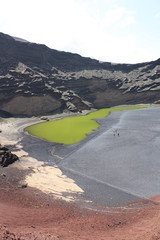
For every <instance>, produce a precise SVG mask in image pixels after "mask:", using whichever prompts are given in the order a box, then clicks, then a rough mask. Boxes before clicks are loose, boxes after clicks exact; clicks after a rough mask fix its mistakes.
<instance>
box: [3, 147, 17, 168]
mask: <svg viewBox="0 0 160 240" xmlns="http://www.w3.org/2000/svg"><path fill="white" fill-rule="evenodd" d="M18 159H19V158H18V157H17V155H15V154H13V153H11V151H10V150H9V149H8V148H7V147H1V146H0V165H1V166H2V167H7V166H8V165H10V164H12V163H14V162H15V161H17V160H18Z"/></svg>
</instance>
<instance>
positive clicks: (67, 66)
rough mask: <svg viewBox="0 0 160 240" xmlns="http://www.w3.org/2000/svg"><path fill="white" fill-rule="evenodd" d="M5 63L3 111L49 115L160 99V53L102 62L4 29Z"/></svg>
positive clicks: (0, 41) (0, 86)
mask: <svg viewBox="0 0 160 240" xmlns="http://www.w3.org/2000/svg"><path fill="white" fill-rule="evenodd" d="M0 66H1V67H0V114H3V115H4V114H5V115H23V116H32V115H44V114H49V113H54V112H57V111H63V110H64V109H69V110H70V111H82V110H84V109H90V108H91V107H94V108H103V107H110V106H114V105H120V104H134V103H153V102H155V101H158V100H159V99H160V59H158V60H156V61H152V62H146V63H140V64H113V63H109V62H100V61H98V60H95V59H91V58H84V57H81V56H80V55H78V54H73V53H67V52H62V51H57V50H53V49H50V48H48V47H47V46H45V45H41V44H35V43H30V42H27V41H25V40H23V41H20V40H19V39H18V38H13V37H10V36H8V35H6V34H3V33H0Z"/></svg>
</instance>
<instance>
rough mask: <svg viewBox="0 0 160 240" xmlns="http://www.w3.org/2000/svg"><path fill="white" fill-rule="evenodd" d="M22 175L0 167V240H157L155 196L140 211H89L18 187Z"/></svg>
mask: <svg viewBox="0 0 160 240" xmlns="http://www.w3.org/2000/svg"><path fill="white" fill-rule="evenodd" d="M4 172H5V174H4ZM24 174H25V172H24V171H19V170H17V169H16V168H13V167H8V168H5V169H2V168H0V240H6V239H8V240H60V239H62V240H63V239H64V240H73V239H74V240H79V239H80V240H81V239H83V240H84V239H85V240H87V239H88V240H89V239H91V240H158V239H160V204H159V203H158V197H157V198H156V199H154V200H157V202H156V203H155V202H153V203H149V202H147V201H144V202H143V203H141V206H140V207H139V208H136V207H135V206H134V207H133V208H132V209H131V208H128V207H126V208H122V209H114V210H113V209H107V211H106V212H105V213H104V212H98V211H91V210H86V209H83V208H80V207H77V206H75V205H73V204H69V203H66V202H64V201H56V200H54V199H53V196H50V195H46V194H43V193H41V192H40V191H38V190H36V189H33V188H29V187H27V188H23V189H22V188H19V187H18V181H19V180H20V179H22V178H23V175H24ZM5 175H6V176H5Z"/></svg>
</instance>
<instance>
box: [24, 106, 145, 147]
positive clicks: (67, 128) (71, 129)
mask: <svg viewBox="0 0 160 240" xmlns="http://www.w3.org/2000/svg"><path fill="white" fill-rule="evenodd" d="M144 107H146V106H145V105H143V106H142V105H136V106H129V107H113V108H105V109H100V110H97V111H95V112H91V113H89V114H87V115H84V116H73V117H66V118H62V119H59V120H53V121H49V122H43V123H38V124H35V125H32V126H29V127H27V128H26V129H25V131H27V132H28V133H30V134H32V135H34V136H37V137H39V138H42V139H45V140H47V141H50V142H56V143H62V144H74V143H78V142H80V141H82V140H83V139H84V138H86V137H87V134H88V133H91V132H92V131H94V130H95V129H97V128H98V127H99V125H100V124H99V123H98V122H97V121H96V120H95V119H97V118H105V117H107V116H108V115H109V114H110V113H111V112H115V111H123V110H134V109H139V108H144Z"/></svg>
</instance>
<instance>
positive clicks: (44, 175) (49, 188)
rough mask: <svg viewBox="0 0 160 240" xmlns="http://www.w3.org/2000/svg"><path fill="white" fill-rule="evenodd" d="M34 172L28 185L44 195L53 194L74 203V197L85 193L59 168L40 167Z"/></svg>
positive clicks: (28, 177) (28, 180) (29, 178)
mask: <svg viewBox="0 0 160 240" xmlns="http://www.w3.org/2000/svg"><path fill="white" fill-rule="evenodd" d="M33 171H34V172H33V173H32V174H30V175H28V176H27V177H26V180H25V181H26V183H27V184H28V185H29V186H30V187H35V188H38V189H40V190H41V191H43V192H44V193H52V194H53V195H54V197H55V198H57V199H62V200H65V201H74V200H75V198H74V196H73V195H75V194H82V193H83V190H82V189H81V188H80V187H79V186H77V185H76V184H75V182H74V181H73V180H72V179H71V178H68V177H67V176H65V175H63V173H62V172H61V170H60V169H59V168H57V167H51V166H40V167H38V168H34V169H33Z"/></svg>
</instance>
